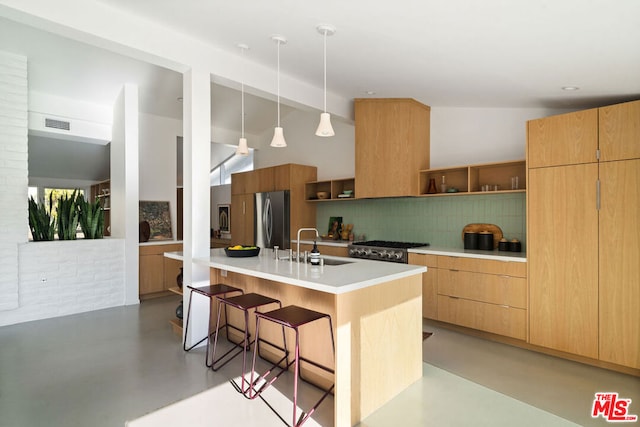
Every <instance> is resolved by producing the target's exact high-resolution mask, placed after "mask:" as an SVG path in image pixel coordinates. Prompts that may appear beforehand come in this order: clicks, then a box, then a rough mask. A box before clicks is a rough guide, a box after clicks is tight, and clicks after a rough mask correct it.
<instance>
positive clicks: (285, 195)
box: [254, 191, 291, 249]
mask: <svg viewBox="0 0 640 427" xmlns="http://www.w3.org/2000/svg"><path fill="white" fill-rule="evenodd" d="M255 206H256V212H255V215H254V218H255V228H254V230H255V233H256V235H255V242H256V246H259V247H261V248H273V247H274V246H278V247H280V249H288V248H289V247H291V240H290V238H289V191H271V192H268V193H256V203H255Z"/></svg>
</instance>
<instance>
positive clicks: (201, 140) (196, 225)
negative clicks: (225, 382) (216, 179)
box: [182, 68, 211, 346]
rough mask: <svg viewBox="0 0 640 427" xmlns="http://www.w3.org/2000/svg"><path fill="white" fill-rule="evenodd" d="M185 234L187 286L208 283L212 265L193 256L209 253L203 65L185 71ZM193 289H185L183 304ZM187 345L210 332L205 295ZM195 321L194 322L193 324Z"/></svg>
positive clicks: (207, 80) (207, 82)
mask: <svg viewBox="0 0 640 427" xmlns="http://www.w3.org/2000/svg"><path fill="white" fill-rule="evenodd" d="M182 114H183V132H184V141H183V187H184V189H183V206H184V211H183V218H184V225H183V234H184V245H183V247H184V249H183V252H184V279H183V283H184V284H185V287H184V289H185V290H186V289H187V288H186V286H188V285H192V284H193V285H195V286H204V285H207V284H209V268H208V267H206V266H201V265H196V264H194V263H193V259H195V258H202V257H206V258H208V257H209V245H210V231H209V230H210V227H211V225H210V209H211V200H210V199H211V193H210V188H209V187H210V186H209V172H210V168H211V165H210V163H211V77H210V74H209V71H207V70H204V69H196V68H193V69H190V70H189V71H187V72H185V73H184V75H183V113H182ZM189 298H190V293H189V292H184V307H188V306H189ZM191 307H192V314H191V323H190V327H189V335H190V336H188V337H184V339H185V340H186V343H187V345H189V346H190V345H192V344H194V343H195V342H197V341H199V340H200V339H201V338H202V337H204V336H206V335H207V330H208V329H207V328H208V322H209V306H208V304H207V299H206V298H196V299H194V301H193V303H192V306H191ZM191 325H193V326H191Z"/></svg>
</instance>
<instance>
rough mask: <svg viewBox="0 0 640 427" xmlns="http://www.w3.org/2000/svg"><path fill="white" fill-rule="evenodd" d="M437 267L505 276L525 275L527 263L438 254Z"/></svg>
mask: <svg viewBox="0 0 640 427" xmlns="http://www.w3.org/2000/svg"><path fill="white" fill-rule="evenodd" d="M438 268H448V269H450V270H463V271H475V272H478V273H488V274H505V275H507V276H517V277H527V263H526V262H517V261H511V262H510V261H497V260H491V259H480V258H461V257H453V256H439V257H438Z"/></svg>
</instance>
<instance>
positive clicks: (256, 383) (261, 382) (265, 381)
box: [245, 305, 335, 426]
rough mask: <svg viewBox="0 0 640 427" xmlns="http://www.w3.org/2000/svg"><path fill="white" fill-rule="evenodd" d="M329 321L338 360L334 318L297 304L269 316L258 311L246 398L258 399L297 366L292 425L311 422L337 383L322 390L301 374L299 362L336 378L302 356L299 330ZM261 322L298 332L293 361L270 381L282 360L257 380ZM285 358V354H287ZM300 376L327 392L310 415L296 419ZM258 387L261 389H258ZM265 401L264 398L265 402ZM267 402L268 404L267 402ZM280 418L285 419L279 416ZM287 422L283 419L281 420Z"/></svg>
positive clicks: (294, 380)
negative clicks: (324, 320) (281, 376)
mask: <svg viewBox="0 0 640 427" xmlns="http://www.w3.org/2000/svg"><path fill="white" fill-rule="evenodd" d="M323 318H326V319H327V320H328V321H329V332H330V333H331V347H332V352H333V353H332V354H333V358H334V361H335V341H334V338H333V324H332V322H331V316H329V315H328V314H325V313H320V312H317V311H313V310H309V309H306V308H303V307H298V306H296V305H289V306H287V307H284V308H279V309H276V310H273V311H269V312H266V313H261V312H256V342H257V344H256V346H255V347H254V349H253V363H252V366H251V377H250V386H249V388H248V390H247V391H246V392H245V396H247V397H248V398H250V399H255V398H256V397H257V396H259V395H260V394H261V393H262V392H263V391H264V390H265V389H267V387H269V386H270V385H271V384H273V383H274V382H275V381H276V380H277V379H278V378H279V377H280V375H282V374H283V373H284V372H285V371H287V370H288V368H289V366H291V365H292V364H293V365H294V378H293V424H292V425H293V426H300V425H302V424H303V423H304V422H305V421H307V420H308V419H309V417H311V415H312V414H313V413H314V412H315V410H316V409H317V408H318V406H319V405H320V404H321V403H322V401H324V399H325V398H326V397H327V396H328V395H329V394H330V393H331V392H332V391H333V388H334V387H335V380H334V384H332V385H331V387H329V388H328V389H323V388H321V387H318V386H317V385H315V384H313V383H311V382H309V381H307V380H306V379H305V378H303V377H302V375H301V373H300V361H303V362H306V363H309V364H311V365H313V366H315V367H317V368H320V369H322V370H324V371H326V372H329V373H331V374H334V375H335V372H334V370H333V369H330V368H328V367H326V366H322V365H320V364H319V363H316V362H314V361H312V360H309V359H308V358H306V357H303V356H301V355H300V331H299V328H300V327H301V326H304V325H306V324H308V323H311V322H314V321H316V320H320V319H323ZM260 320H268V321H270V322H274V323H277V324H279V325H282V326H283V327H287V328H291V329H293V330H294V331H295V350H294V358H293V361H292V362H287V364H286V366H284V367H282V366H281V367H280V370H279V371H278V373H277V374H275V375H273V376H271V378H270V379H269V376H270V375H271V372H272V370H273V369H274V368H275V367H276V366H278V365H279V364H280V362H281V361H282V360H283V359H281V361H280V362H277V363H275V364H273V365H272V366H271V368H269V369H268V370H267V371H266V372H265V373H264V374H262V375H261V376H260V377H259V378H256V379H255V380H254V373H255V369H256V354H258V353H259V351H260V350H259V346H260V343H261V342H262V340H261V339H260ZM268 344H270V345H273V344H271V343H268ZM285 348H286V342H285ZM285 357H287V356H286V354H285ZM298 377H300V379H302V380H304V381H305V382H307V383H309V384H312V385H314V386H315V387H318V388H320V389H321V390H322V391H324V394H323V395H322V397H321V398H320V400H318V401H317V402H316V403H315V404H314V405H313V407H312V408H311V409H310V410H309V412H308V413H305V412H304V411H302V413H301V414H300V417H297V416H296V411H297V408H298ZM256 387H258V388H257V389H256ZM263 400H264V399H263ZM265 403H266V402H265ZM267 405H268V406H269V407H270V408H271V410H273V411H274V412H275V410H274V409H273V407H271V405H269V404H268V403H267ZM276 414H277V412H276ZM277 415H278V416H279V417H280V418H281V419H282V417H281V416H280V415H279V414H277ZM282 420H283V421H284V419H282Z"/></svg>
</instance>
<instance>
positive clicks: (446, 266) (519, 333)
mask: <svg viewBox="0 0 640 427" xmlns="http://www.w3.org/2000/svg"><path fill="white" fill-rule="evenodd" d="M437 266H438V268H437V270H435V271H436V273H437V279H436V283H437V320H439V321H442V322H447V323H452V324H455V325H459V326H464V327H467V328H473V329H478V330H481V331H486V332H490V333H493V334H498V335H504V336H507V337H511V338H516V339H519V340H523V341H524V340H526V338H527V294H528V291H527V279H526V268H527V265H526V263H524V262H507V261H499V260H488V259H479V258H461V257H451V256H438V257H437Z"/></svg>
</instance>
